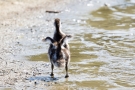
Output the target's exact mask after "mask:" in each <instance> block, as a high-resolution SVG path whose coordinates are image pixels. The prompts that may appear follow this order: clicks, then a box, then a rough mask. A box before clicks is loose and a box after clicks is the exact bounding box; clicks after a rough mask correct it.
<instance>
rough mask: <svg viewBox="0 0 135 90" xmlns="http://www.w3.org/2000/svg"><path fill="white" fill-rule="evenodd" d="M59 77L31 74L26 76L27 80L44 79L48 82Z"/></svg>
mask: <svg viewBox="0 0 135 90" xmlns="http://www.w3.org/2000/svg"><path fill="white" fill-rule="evenodd" d="M60 78H61V77H53V78H52V77H49V76H33V77H30V78H27V80H29V81H44V82H50V81H57V80H59V79H60Z"/></svg>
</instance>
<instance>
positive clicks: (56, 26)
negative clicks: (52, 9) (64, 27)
mask: <svg viewBox="0 0 135 90" xmlns="http://www.w3.org/2000/svg"><path fill="white" fill-rule="evenodd" d="M55 29H56V32H58V33H60V32H61V30H60V26H59V25H57V24H56V25H55Z"/></svg>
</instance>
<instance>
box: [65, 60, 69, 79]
mask: <svg viewBox="0 0 135 90" xmlns="http://www.w3.org/2000/svg"><path fill="white" fill-rule="evenodd" d="M65 70H66V76H65V78H68V77H69V75H68V61H67V62H66V65H65Z"/></svg>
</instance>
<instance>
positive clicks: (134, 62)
mask: <svg viewBox="0 0 135 90" xmlns="http://www.w3.org/2000/svg"><path fill="white" fill-rule="evenodd" d="M134 8H135V5H134V4H127V5H118V6H113V7H110V8H108V7H102V8H100V9H98V10H96V11H93V12H92V13H91V14H90V17H89V19H88V20H86V21H87V23H86V24H87V25H83V26H82V25H80V28H79V27H78V25H76V24H72V25H73V26H72V27H75V28H77V27H78V28H77V29H78V34H75V36H74V38H73V40H72V41H71V42H70V46H71V63H70V70H69V75H70V77H69V78H68V80H65V79H64V78H62V79H60V80H59V84H57V85H56V86H57V87H56V86H52V87H50V89H51V90H52V89H53V90H55V89H56V88H58V89H59V90H65V89H67V90H69V89H71V90H74V89H78V88H79V89H80V90H81V89H94V90H108V89H117V90H118V89H120V90H122V89H125V90H128V89H131V90H133V89H135V35H134V34H135V29H134V27H135V23H134V22H135V16H134V14H135V12H134ZM65 22H67V21H65ZM65 24H66V23H65ZM89 26H91V27H94V28H97V29H96V30H95V29H94V30H95V31H94V30H93V28H91V27H89ZM119 29H120V30H119ZM125 29H126V30H125ZM83 30H86V31H83ZM79 31H80V33H79ZM82 31H83V33H82ZM69 33H70V32H69ZM71 33H72V32H71ZM46 51H47V50H46ZM28 58H29V59H30V60H33V61H46V62H48V57H47V55H46V54H38V55H31V56H28ZM56 72H57V73H59V75H63V72H64V71H60V72H58V71H57V70H56ZM63 83H64V84H63ZM63 85H64V86H65V88H64V89H63V87H61V86H63Z"/></svg>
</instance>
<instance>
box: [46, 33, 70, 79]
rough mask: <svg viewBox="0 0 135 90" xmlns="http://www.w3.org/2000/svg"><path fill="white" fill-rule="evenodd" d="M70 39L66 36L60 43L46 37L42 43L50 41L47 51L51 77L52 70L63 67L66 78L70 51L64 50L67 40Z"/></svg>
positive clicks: (52, 75)
mask: <svg viewBox="0 0 135 90" xmlns="http://www.w3.org/2000/svg"><path fill="white" fill-rule="evenodd" d="M69 38H71V35H66V36H65V37H63V38H62V39H61V40H60V41H56V40H54V39H52V38H51V37H46V38H45V39H44V41H50V47H49V50H48V56H49V59H50V62H51V77H54V74H53V69H54V66H56V67H59V68H60V67H65V70H66V76H65V78H68V77H69V75H68V64H69V62H70V50H69V49H68V48H65V46H64V45H65V44H68V43H67V41H68V39H69Z"/></svg>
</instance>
